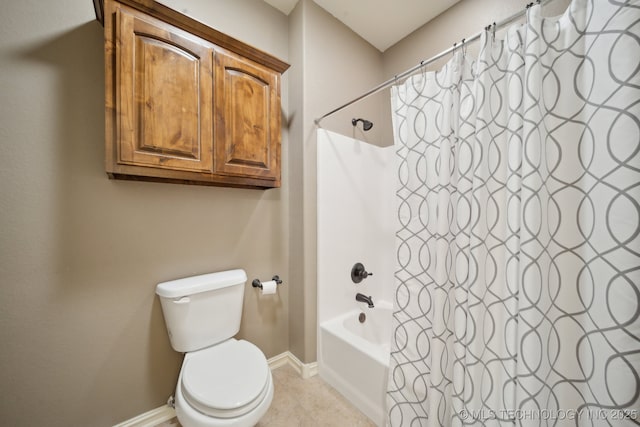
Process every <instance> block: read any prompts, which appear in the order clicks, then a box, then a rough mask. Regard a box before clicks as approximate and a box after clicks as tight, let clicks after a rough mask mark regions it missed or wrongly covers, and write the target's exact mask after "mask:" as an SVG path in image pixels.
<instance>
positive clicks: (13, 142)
mask: <svg viewBox="0 0 640 427" xmlns="http://www.w3.org/2000/svg"><path fill="white" fill-rule="evenodd" d="M164 2H165V3H166V4H168V5H170V6H172V7H175V8H177V9H178V10H180V11H182V12H184V13H187V14H190V15H192V16H194V17H196V18H197V19H199V20H202V21H204V22H206V23H208V24H209V25H211V26H213V27H215V28H217V29H219V30H221V31H224V32H226V33H228V34H230V35H232V36H234V37H236V38H238V39H240V40H243V41H245V42H247V43H249V44H253V45H255V46H256V47H258V48H260V49H262V50H265V51H267V52H270V53H272V54H274V55H276V56H278V57H280V58H282V59H284V60H287V61H289V62H290V63H291V64H292V67H291V68H290V69H289V71H287V73H286V74H285V76H284V79H283V97H282V99H283V116H284V120H283V123H284V126H283V127H284V129H283V132H284V134H283V185H282V188H281V189H278V190H268V191H256V190H238V189H225V188H214V187H198V186H185V185H170V184H155V183H144V182H128V181H110V180H108V179H107V178H106V176H105V174H104V172H103V171H104V165H103V162H104V148H103V138H104V136H103V135H104V118H103V114H104V113H103V109H104V107H103V105H104V101H103V100H104V72H103V52H102V47H103V46H102V28H101V27H100V26H99V24H97V23H96V22H95V21H94V15H93V8H92V4H91V3H92V2H91V1H90V0H61V1H59V2H56V7H55V8H46V9H45V8H44V7H43V6H42V5H43V3H42V2H41V1H38V0H23V1H19V2H6V4H5V5H4V8H3V13H2V14H1V15H0V69H1V70H2V72H1V73H0V93H1V94H2V98H1V99H0V182H2V184H1V187H0V226H1V227H2V228H1V231H2V232H1V233H0V279H1V287H0V340H1V342H2V344H3V345H2V351H1V352H0V378H2V392H3V395H4V399H3V401H2V403H0V412H1V413H2V415H3V420H2V421H3V423H4V424H6V425H14V426H32V425H47V426H57V425H61V426H62V425H65V426H67V425H83V426H85V425H91V426H107V425H111V424H113V423H116V422H119V421H122V420H124V419H127V418H130V417H132V416H135V415H138V414H140V413H142V412H145V411H148V410H150V409H153V408H155V407H158V406H160V405H162V404H163V403H164V402H165V401H166V399H167V397H168V396H169V395H170V394H171V393H172V392H173V388H174V386H175V382H176V377H177V374H178V370H179V367H180V363H181V356H180V355H179V354H177V353H175V352H174V351H173V350H172V349H171V348H170V346H169V341H168V339H167V335H166V330H165V327H164V323H163V318H162V313H161V309H160V305H159V303H158V300H157V298H156V297H155V295H154V287H155V284H156V283H158V282H160V281H163V280H168V279H173V278H177V277H182V276H186V275H192V274H199V273H204V272H209V271H216V270H223V269H228V268H236V267H242V268H245V269H246V270H247V273H248V274H249V276H250V278H253V277H260V278H268V277H270V275H272V274H274V273H278V274H280V275H281V276H282V277H283V279H284V280H285V284H284V286H282V287H281V288H280V293H279V298H275V299H271V300H262V301H260V300H259V299H258V298H257V295H256V293H255V292H254V290H253V289H250V288H247V290H246V294H245V309H244V314H243V323H242V329H241V332H240V336H241V337H243V338H246V339H249V340H251V341H253V342H254V343H256V344H257V345H258V346H259V347H260V348H261V349H262V350H263V351H264V352H265V353H266V354H267V356H273V355H276V354H279V353H281V352H283V351H286V350H291V351H292V352H293V353H294V354H295V355H296V356H297V357H298V358H300V359H301V360H303V361H304V362H312V361H314V360H316V300H317V298H316V289H317V283H316V267H315V265H316V158H317V156H316V148H317V147H316V144H317V142H316V138H315V129H316V126H315V124H314V119H315V118H317V117H319V116H321V115H322V114H324V113H326V112H328V111H329V110H331V109H333V108H335V107H337V106H339V105H341V104H343V103H344V102H346V101H348V100H350V99H352V98H354V97H356V96H358V95H360V94H361V93H363V92H365V91H367V90H368V89H370V88H372V87H374V86H376V85H377V84H378V83H380V82H382V81H383V80H385V79H386V78H388V77H390V76H393V75H394V74H396V73H398V72H401V71H403V70H405V69H407V68H409V67H411V66H413V65H414V64H416V63H417V62H418V61H419V60H421V59H424V58H427V57H429V56H431V55H433V54H435V53H438V52H440V51H442V50H444V49H446V48H447V47H448V46H450V45H451V44H452V43H453V42H454V41H457V40H460V39H461V38H462V37H466V36H468V35H469V34H470V33H473V32H475V31H476V29H479V28H482V27H483V26H484V25H486V24H487V23H489V22H492V21H493V20H496V19H500V18H502V17H503V16H506V15H509V14H511V13H512V12H513V11H514V10H515V9H517V8H518V7H521V5H515V4H513V2H504V1H503V0H463V1H462V2H461V3H460V4H458V5H457V6H455V7H454V8H453V9H451V10H450V11H447V12H445V13H444V14H443V15H441V16H440V17H438V18H436V20H435V21H433V22H432V23H430V24H427V25H426V26H424V27H422V28H421V29H419V30H418V31H416V32H415V33H414V34H412V35H410V36H409V37H408V38H406V39H405V40H403V41H401V42H400V43H398V44H397V45H395V46H393V47H392V48H390V49H389V50H387V51H386V52H385V53H384V54H381V53H380V52H378V51H377V50H376V49H375V48H373V47H371V46H370V45H369V44H368V43H366V42H365V41H363V40H362V39H360V38H359V37H358V36H357V35H355V34H354V33H353V32H351V31H350V30H349V29H347V28H346V27H345V26H344V25H342V24H341V23H340V22H339V21H337V20H336V19H334V18H333V17H332V16H330V15H329V14H328V13H326V12H324V11H323V10H322V9H320V8H319V7H318V6H317V5H316V4H315V3H314V2H313V1H312V0H301V1H300V3H299V4H298V6H297V7H296V9H295V10H294V11H293V12H292V14H291V15H290V16H289V18H287V17H286V16H284V15H282V14H281V13H279V12H277V11H276V10H275V9H273V8H271V7H270V6H268V5H266V4H265V3H264V2H262V1H261V0H243V1H237V0H164ZM517 3H519V2H517ZM567 3H568V0H558V2H557V3H556V4H555V5H553V8H555V9H557V10H560V11H561V10H562V9H563V8H564V6H566V4H567ZM553 8H552V7H551V6H548V7H547V10H546V13H548V14H555V13H559V12H555V10H554V9H553ZM388 96H389V95H388V91H385V92H383V93H381V94H379V95H377V96H374V97H372V98H369V99H367V100H366V101H362V102H360V103H357V104H355V105H354V106H352V107H349V108H348V109H346V110H344V111H343V112H341V113H338V114H336V115H334V116H332V117H330V118H327V119H325V120H323V122H322V124H321V125H322V127H324V128H326V129H329V130H332V131H336V132H340V133H343V134H345V135H348V136H354V137H358V138H360V139H364V140H367V141H369V142H371V143H374V144H378V145H389V144H390V143H391V141H390V129H391V128H390V125H391V122H390V119H389V117H390V113H389V108H388V105H389V98H388ZM352 117H364V118H367V119H369V120H372V121H373V122H374V129H373V130H372V131H371V132H368V133H363V132H362V131H361V130H360V129H361V128H360V127H359V128H358V129H355V130H354V129H353V128H352V126H351V118H352ZM336 208H337V209H339V207H336ZM354 262H355V260H354ZM347 274H348V272H345V275H347Z"/></svg>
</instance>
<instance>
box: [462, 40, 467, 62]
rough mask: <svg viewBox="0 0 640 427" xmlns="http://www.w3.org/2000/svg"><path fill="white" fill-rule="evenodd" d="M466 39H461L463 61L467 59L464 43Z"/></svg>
mask: <svg viewBox="0 0 640 427" xmlns="http://www.w3.org/2000/svg"><path fill="white" fill-rule="evenodd" d="M466 40H467V39H462V48H461V49H462V59H465V58H466V57H467V45H466V44H465V41H466Z"/></svg>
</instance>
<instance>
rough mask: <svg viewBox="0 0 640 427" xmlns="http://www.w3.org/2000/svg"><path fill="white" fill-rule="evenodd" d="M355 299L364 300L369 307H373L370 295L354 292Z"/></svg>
mask: <svg viewBox="0 0 640 427" xmlns="http://www.w3.org/2000/svg"><path fill="white" fill-rule="evenodd" d="M356 301H358V302H366V303H367V304H368V305H369V308H373V300H372V299H371V297H368V296H366V295H363V294H360V293H358V294H356Z"/></svg>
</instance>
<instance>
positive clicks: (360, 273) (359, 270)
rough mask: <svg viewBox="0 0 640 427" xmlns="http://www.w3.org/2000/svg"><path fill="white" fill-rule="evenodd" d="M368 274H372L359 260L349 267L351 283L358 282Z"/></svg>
mask: <svg viewBox="0 0 640 427" xmlns="http://www.w3.org/2000/svg"><path fill="white" fill-rule="evenodd" d="M369 276H373V273H369V272H368V271H367V270H365V269H364V265H362V263H360V262H357V263H355V265H354V266H353V268H352V269H351V280H352V281H353V283H360V282H362V281H363V280H364V279H366V278H367V277H369Z"/></svg>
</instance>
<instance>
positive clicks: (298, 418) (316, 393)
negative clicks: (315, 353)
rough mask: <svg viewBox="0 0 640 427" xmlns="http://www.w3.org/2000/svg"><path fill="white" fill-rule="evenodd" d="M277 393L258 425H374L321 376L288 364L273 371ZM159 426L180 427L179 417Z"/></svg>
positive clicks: (258, 426) (371, 426)
mask: <svg viewBox="0 0 640 427" xmlns="http://www.w3.org/2000/svg"><path fill="white" fill-rule="evenodd" d="M273 381H274V386H275V392H274V395H273V402H272V403H271V407H270V408H269V411H268V412H267V413H266V414H265V416H264V417H263V418H262V419H261V420H260V422H259V423H258V424H257V425H256V427H375V424H374V423H373V422H372V421H371V420H369V419H368V418H367V417H366V416H365V415H364V414H363V413H362V412H360V411H359V410H358V409H356V408H355V407H354V406H353V405H352V404H351V403H349V402H348V401H347V400H346V399H345V398H344V397H342V395H341V394H340V393H338V392H337V391H336V390H334V389H333V388H332V387H331V386H329V385H328V384H327V383H325V382H324V381H323V380H322V379H321V378H320V377H319V376H315V377H312V378H309V379H307V380H303V379H302V378H301V377H300V375H299V374H298V373H297V372H295V371H294V370H293V368H291V367H290V366H289V365H285V366H283V367H280V368H278V369H275V370H273ZM157 427H180V423H178V421H177V420H176V419H173V420H170V421H167V422H165V423H162V424H159V425H158V426H157Z"/></svg>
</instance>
